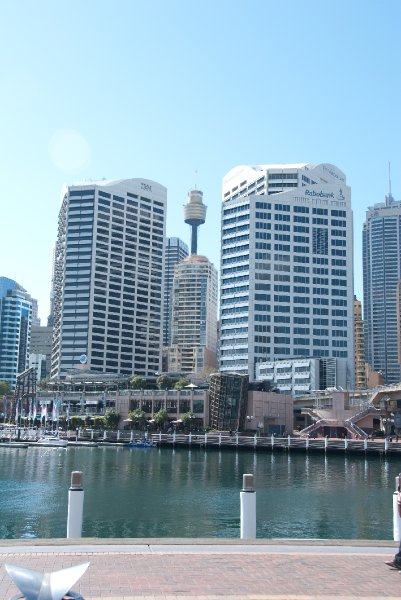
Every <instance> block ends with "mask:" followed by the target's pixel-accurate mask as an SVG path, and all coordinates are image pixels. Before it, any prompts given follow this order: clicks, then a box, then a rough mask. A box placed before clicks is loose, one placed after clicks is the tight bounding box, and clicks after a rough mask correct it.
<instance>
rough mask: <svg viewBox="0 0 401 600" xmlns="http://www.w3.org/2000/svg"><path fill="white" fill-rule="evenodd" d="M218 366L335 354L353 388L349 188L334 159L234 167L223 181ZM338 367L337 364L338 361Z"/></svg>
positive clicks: (249, 367) (247, 370) (248, 368)
mask: <svg viewBox="0 0 401 600" xmlns="http://www.w3.org/2000/svg"><path fill="white" fill-rule="evenodd" d="M222 199H223V205H222V249H221V255H222V259H221V309H220V317H221V350H220V356H221V358H220V367H221V371H223V372H232V371H235V372H238V373H244V374H249V377H250V379H251V380H254V379H255V369H256V365H257V364H258V363H260V362H265V361H273V360H279V359H287V358H300V357H317V358H319V357H321V358H331V357H333V358H336V359H337V360H338V362H339V372H343V373H344V374H345V375H344V379H345V381H343V382H338V383H339V385H341V386H342V387H345V386H348V387H351V388H352V387H353V385H354V339H353V300H354V295H353V294H354V292H353V287H354V286H353V230H352V211H351V190H350V188H349V187H348V186H347V184H346V178H345V175H344V173H342V172H341V171H340V170H339V169H338V168H337V167H335V166H333V165H330V164H318V165H312V164H285V165H281V164H278V165H257V166H239V167H236V168H234V169H232V170H231V171H230V172H229V173H228V174H227V175H226V176H225V177H224V180H223V198H222ZM341 365H342V366H341Z"/></svg>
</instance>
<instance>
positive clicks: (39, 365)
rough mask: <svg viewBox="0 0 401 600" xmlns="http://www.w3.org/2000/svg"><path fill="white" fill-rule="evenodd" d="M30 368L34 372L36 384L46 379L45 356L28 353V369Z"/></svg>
mask: <svg viewBox="0 0 401 600" xmlns="http://www.w3.org/2000/svg"><path fill="white" fill-rule="evenodd" d="M32 367H33V368H34V369H35V372H36V382H37V383H38V382H39V381H40V380H41V379H46V354H38V353H34V352H30V353H29V358H28V368H29V369H31V368H32Z"/></svg>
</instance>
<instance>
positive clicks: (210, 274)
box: [168, 255, 218, 373]
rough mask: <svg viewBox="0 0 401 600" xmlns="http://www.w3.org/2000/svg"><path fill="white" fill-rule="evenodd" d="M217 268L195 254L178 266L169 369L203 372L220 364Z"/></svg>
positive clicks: (174, 290) (174, 293) (174, 287)
mask: <svg viewBox="0 0 401 600" xmlns="http://www.w3.org/2000/svg"><path fill="white" fill-rule="evenodd" d="M217 288H218V285H217V270H216V269H215V267H214V266H213V264H212V263H211V262H210V261H209V259H208V258H206V257H205V256H199V255H191V256H189V257H187V258H185V259H184V260H183V261H182V262H181V263H180V264H179V265H177V266H176V268H175V275H174V283H173V296H172V297H173V306H172V327H171V346H170V347H169V348H168V370H169V371H174V372H183V373H200V372H202V371H203V370H204V369H207V368H212V369H215V368H216V347H217Z"/></svg>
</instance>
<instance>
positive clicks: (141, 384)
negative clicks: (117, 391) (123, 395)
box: [130, 375, 147, 390]
mask: <svg viewBox="0 0 401 600" xmlns="http://www.w3.org/2000/svg"><path fill="white" fill-rule="evenodd" d="M130 385H131V388H132V389H133V390H144V389H146V386H147V381H146V379H145V377H141V375H133V376H132V377H131V379H130Z"/></svg>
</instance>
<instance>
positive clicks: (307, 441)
mask: <svg viewBox="0 0 401 600" xmlns="http://www.w3.org/2000/svg"><path fill="white" fill-rule="evenodd" d="M305 448H306V449H307V450H308V448H309V438H308V437H307V438H306V440H305Z"/></svg>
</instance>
